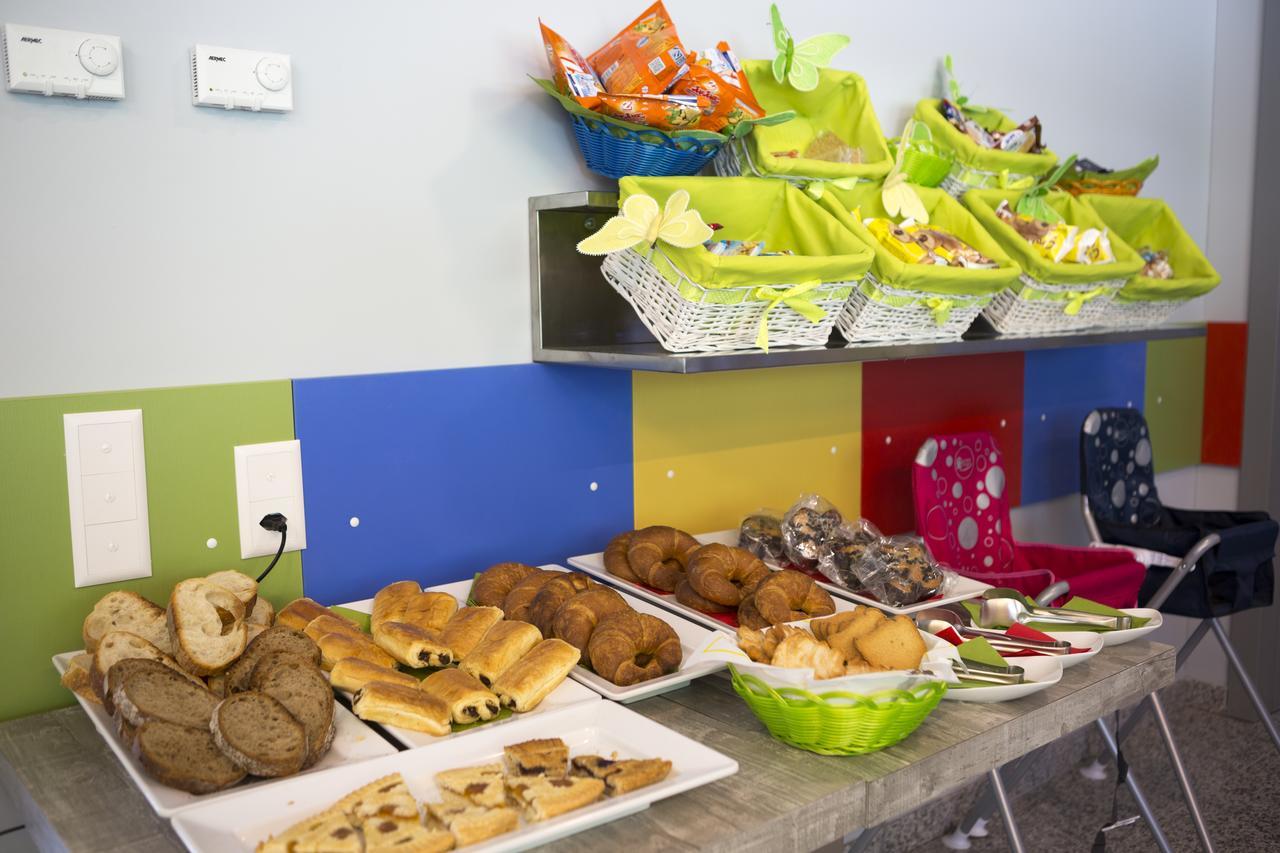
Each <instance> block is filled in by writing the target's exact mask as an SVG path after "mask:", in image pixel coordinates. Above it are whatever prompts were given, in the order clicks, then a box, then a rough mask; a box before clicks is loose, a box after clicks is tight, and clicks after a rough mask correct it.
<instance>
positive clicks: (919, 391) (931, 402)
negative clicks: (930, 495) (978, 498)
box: [862, 353, 1023, 533]
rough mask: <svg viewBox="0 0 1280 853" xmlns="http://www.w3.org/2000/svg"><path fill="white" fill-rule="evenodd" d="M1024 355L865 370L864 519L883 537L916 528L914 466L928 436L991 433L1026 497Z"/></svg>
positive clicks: (1015, 490) (1015, 497)
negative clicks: (1023, 428)
mask: <svg viewBox="0 0 1280 853" xmlns="http://www.w3.org/2000/svg"><path fill="white" fill-rule="evenodd" d="M1022 371H1023V357H1022V353H1000V354H997V355H973V356H965V357H960V358H930V359H920V360H912V361H887V362H874V363H871V364H866V365H864V366H863V368H862V514H863V515H864V516H866V517H867V518H869V519H871V520H872V521H873V522H875V524H876V525H877V526H878V527H879V528H880V529H881V530H882V531H883V532H885V533H902V532H905V531H909V530H914V529H915V512H914V509H913V502H912V497H911V464H912V461H913V460H914V459H915V454H916V450H917V449H919V447H920V445H921V443H922V442H923V441H924V440H925V438H927V437H928V436H930V435H936V434H939V433H951V432H967V431H972V430H987V431H988V432H990V433H991V434H992V435H994V436H995V439H996V443H997V444H998V445H999V446H1000V450H1001V452H1002V453H1003V454H1004V466H1005V473H1006V475H1007V477H1008V481H1007V487H1008V491H1007V494H1008V496H1009V501H1010V503H1012V504H1013V505H1015V506H1016V505H1017V504H1018V503H1019V501H1020V499H1021V493H1022Z"/></svg>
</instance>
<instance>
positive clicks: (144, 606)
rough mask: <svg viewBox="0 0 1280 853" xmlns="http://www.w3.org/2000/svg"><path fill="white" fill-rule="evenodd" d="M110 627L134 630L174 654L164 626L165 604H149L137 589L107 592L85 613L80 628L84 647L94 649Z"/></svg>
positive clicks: (131, 632)
mask: <svg viewBox="0 0 1280 853" xmlns="http://www.w3.org/2000/svg"><path fill="white" fill-rule="evenodd" d="M112 631H128V632H129V633H130V634H137V635H138V636H139V637H141V638H142V639H144V640H146V641H147V642H149V643H151V645H153V646H155V647H156V648H157V649H159V650H160V651H162V652H164V653H165V654H170V655H171V654H173V647H172V645H170V642H169V631H168V628H166V627H165V618H164V608H163V607H160V606H159V605H156V604H152V603H151V602H150V601H147V599H145V598H143V597H142V596H140V595H138V594H137V593H136V592H126V591H124V590H117V591H115V592H109V593H107V594H106V595H104V596H103V597H102V598H100V599H98V603H97V604H95V605H94V606H93V610H92V611H91V612H90V613H89V615H88V616H86V617H84V625H83V626H82V627H81V629H80V634H81V637H82V638H83V639H84V650H85V651H86V652H94V651H97V649H98V643H100V642H101V641H102V638H103V637H105V636H106V635H107V634H109V633H111V632H112Z"/></svg>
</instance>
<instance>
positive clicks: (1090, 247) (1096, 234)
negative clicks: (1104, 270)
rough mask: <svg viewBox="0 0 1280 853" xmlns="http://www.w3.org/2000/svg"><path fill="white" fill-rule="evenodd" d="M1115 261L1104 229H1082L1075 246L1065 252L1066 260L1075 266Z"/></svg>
mask: <svg viewBox="0 0 1280 853" xmlns="http://www.w3.org/2000/svg"><path fill="white" fill-rule="evenodd" d="M1115 259H1116V258H1115V255H1113V254H1112V253H1111V240H1110V238H1109V237H1107V229H1105V228H1103V229H1102V230H1098V229H1097V228H1086V229H1084V230H1083V231H1081V232H1080V234H1079V236H1078V237H1076V242H1075V245H1074V246H1072V247H1071V249H1070V251H1068V252H1067V260H1068V261H1069V262H1070V263H1076V264H1109V263H1111V262H1112V261H1114V260H1115Z"/></svg>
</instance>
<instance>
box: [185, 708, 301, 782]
mask: <svg viewBox="0 0 1280 853" xmlns="http://www.w3.org/2000/svg"><path fill="white" fill-rule="evenodd" d="M209 731H211V732H212V733H213V740H214V743H216V744H217V745H218V748H219V749H221V750H222V751H223V753H225V754H226V756H227V757H228V758H230V759H231V760H232V761H233V762H234V763H235V764H236V766H237V767H240V768H241V769H242V770H244V771H245V772H247V773H252V774H253V775H254V776H288V775H289V774H291V773H297V772H298V771H299V770H301V769H302V767H303V765H304V764H305V763H306V760H307V732H306V729H305V728H304V727H303V725H302V723H300V722H298V721H297V720H295V719H294V718H293V715H292V714H290V713H289V710H288V709H287V708H285V706H284V705H282V704H280V702H279V701H278V700H276V699H273V698H271V697H270V696H268V695H266V694H265V693H254V692H248V693H236V694H235V695H233V696H228V697H227V698H226V699H223V700H222V701H221V702H219V703H218V705H217V706H216V707H215V708H214V709H213V719H212V720H211V721H210V723H209Z"/></svg>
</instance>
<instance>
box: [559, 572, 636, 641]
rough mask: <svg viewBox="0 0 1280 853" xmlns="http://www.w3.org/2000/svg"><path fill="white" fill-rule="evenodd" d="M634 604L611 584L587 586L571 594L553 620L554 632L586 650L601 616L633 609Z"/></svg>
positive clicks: (562, 638)
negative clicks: (609, 586)
mask: <svg viewBox="0 0 1280 853" xmlns="http://www.w3.org/2000/svg"><path fill="white" fill-rule="evenodd" d="M630 609H631V605H629V604H627V602H626V600H625V599H623V597H622V596H621V595H619V594H618V593H616V592H614V591H613V590H611V589H609V588H608V587H607V586H597V587H595V588H594V589H588V590H584V591H583V592H580V593H578V594H577V595H575V596H574V597H573V598H570V599H569V600H568V601H566V602H565V603H564V604H562V605H561V606H560V609H559V610H557V611H556V615H555V618H553V619H552V620H551V635H552V636H553V637H559V638H560V639H561V640H564V641H565V642H566V643H568V644H569V645H571V646H573V647H574V648H575V649H577V650H578V651H579V652H580V653H582V654H584V655H585V654H586V651H587V641H588V640H590V639H591V632H592V631H594V630H595V629H596V625H597V624H598V623H599V622H600V620H601V619H603V618H604V617H606V616H608V615H609V614H611V613H618V612H620V611H623V610H630Z"/></svg>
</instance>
